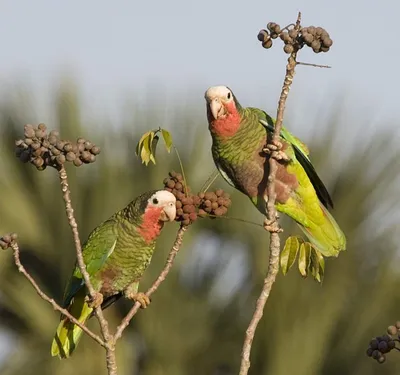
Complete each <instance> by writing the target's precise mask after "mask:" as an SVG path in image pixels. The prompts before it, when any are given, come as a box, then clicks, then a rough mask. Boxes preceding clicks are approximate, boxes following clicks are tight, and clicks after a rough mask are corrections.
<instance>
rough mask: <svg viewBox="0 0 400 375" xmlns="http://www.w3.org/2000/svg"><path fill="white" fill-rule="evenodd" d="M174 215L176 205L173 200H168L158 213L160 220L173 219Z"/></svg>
mask: <svg viewBox="0 0 400 375" xmlns="http://www.w3.org/2000/svg"><path fill="white" fill-rule="evenodd" d="M175 217H176V206H175V202H170V203H168V205H166V206H165V207H164V208H163V209H162V211H161V215H160V220H161V221H174V220H175Z"/></svg>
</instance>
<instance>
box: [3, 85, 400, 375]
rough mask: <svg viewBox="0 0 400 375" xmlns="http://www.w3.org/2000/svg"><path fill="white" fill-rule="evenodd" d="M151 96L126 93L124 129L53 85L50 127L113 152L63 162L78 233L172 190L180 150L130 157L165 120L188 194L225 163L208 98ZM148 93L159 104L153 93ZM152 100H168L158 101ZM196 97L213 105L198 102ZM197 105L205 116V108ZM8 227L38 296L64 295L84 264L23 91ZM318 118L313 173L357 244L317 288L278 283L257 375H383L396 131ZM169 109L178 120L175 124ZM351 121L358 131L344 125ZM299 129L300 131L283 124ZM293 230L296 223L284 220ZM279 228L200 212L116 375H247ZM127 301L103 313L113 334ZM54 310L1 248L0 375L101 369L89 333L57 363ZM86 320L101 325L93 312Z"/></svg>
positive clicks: (170, 232) (165, 239)
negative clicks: (215, 142) (379, 347)
mask: <svg viewBox="0 0 400 375" xmlns="http://www.w3.org/2000/svg"><path fill="white" fill-rule="evenodd" d="M152 90H153V91H150V92H149V93H148V99H147V100H145V101H142V102H135V100H134V99H133V100H131V101H129V100H128V101H127V102H129V105H128V106H127V107H126V108H127V110H126V113H125V114H124V116H123V117H124V118H126V119H127V120H126V122H125V125H124V126H123V127H121V128H116V127H115V126H113V125H112V124H111V122H110V121H108V120H105V119H102V118H101V117H100V116H99V118H98V121H97V122H96V123H93V124H88V123H83V121H82V118H81V115H80V113H81V102H80V98H79V92H78V90H77V89H76V87H75V86H74V85H64V86H62V87H61V88H60V90H59V91H57V92H55V93H54V98H55V99H54V100H55V103H56V106H55V113H54V116H53V117H54V123H47V125H48V127H49V128H50V129H54V128H55V129H59V130H60V132H61V135H62V136H63V137H64V138H66V139H68V138H69V139H74V138H77V137H79V136H84V137H86V138H88V139H90V140H91V141H92V142H94V143H96V144H97V145H99V146H100V147H101V148H102V153H101V154H100V156H99V157H98V161H97V162H96V163H95V164H94V165H89V166H83V167H81V168H79V169H78V168H73V167H72V166H69V167H68V173H69V177H70V185H71V190H72V198H73V205H74V207H75V212H76V216H77V220H78V223H79V228H80V234H81V237H82V239H85V238H86V236H87V235H88V233H89V232H90V231H91V230H92V228H93V227H95V226H96V225H97V224H99V222H100V221H102V220H103V219H106V218H107V217H108V216H109V215H110V214H112V213H113V212H114V211H116V210H118V209H120V208H121V207H123V206H124V205H125V204H127V203H128V202H129V201H130V200H131V199H132V198H133V197H135V196H136V195H138V194H139V193H141V192H142V191H144V190H149V189H153V188H159V187H162V180H163V178H164V177H166V175H167V174H168V171H170V170H173V169H174V170H179V164H178V161H177V159H176V156H175V155H174V154H173V153H171V154H167V153H166V151H165V150H164V149H162V148H161V147H160V148H159V150H158V151H157V152H158V155H157V156H158V163H157V165H156V166H153V165H151V166H149V167H145V166H143V165H141V163H140V161H139V160H138V159H137V158H136V156H135V154H134V150H135V145H136V142H137V141H138V139H139V137H140V135H141V134H142V133H143V132H145V131H147V130H149V129H153V128H157V127H158V126H159V125H162V126H163V127H166V128H167V129H169V130H171V132H172V134H173V137H174V143H175V144H176V145H177V147H178V148H179V151H180V154H181V156H182V159H183V163H184V166H185V168H186V175H187V178H188V181H189V184H190V185H191V187H192V189H193V190H196V189H199V188H200V187H201V185H202V184H203V182H204V181H205V180H206V178H207V177H208V175H209V174H210V173H211V172H212V170H213V168H214V166H213V163H212V160H211V156H210V152H209V149H210V137H209V135H208V130H207V125H206V119H205V114H204V113H203V109H204V108H203V106H197V107H193V106H191V105H190V103H188V104H187V105H186V106H184V107H182V105H180V104H179V103H178V102H176V104H174V103H173V102H172V105H170V106H169V107H168V111H167V109H166V107H165V103H164V102H163V100H162V98H163V93H162V92H161V93H160V92H155V91H154V88H153V89H152ZM150 98H151V99H150ZM154 98H159V99H157V100H155V99H154ZM198 100H202V98H199V99H198ZM199 107H201V110H199ZM0 111H1V113H0V114H1V119H0V121H1V122H0V124H1V125H0V132H1V137H0V173H1V178H0V233H5V232H11V231H15V232H18V234H19V238H20V244H21V251H22V260H23V262H24V263H25V265H26V267H27V268H28V270H29V271H30V272H31V273H32V275H33V276H34V277H35V279H36V280H37V281H38V283H39V284H40V285H41V287H42V288H43V290H44V291H45V292H47V293H48V294H50V295H51V296H54V297H55V298H56V299H57V300H58V301H60V299H61V297H62V293H63V289H64V283H65V281H66V279H67V277H68V276H69V273H70V271H71V268H72V266H73V264H74V259H75V257H74V248H73V242H72V236H71V233H70V231H69V227H68V224H67V220H66V216H65V212H64V211H63V203H62V200H61V192H60V190H59V186H58V181H57V176H56V173H55V172H54V171H52V170H46V171H44V172H38V171H36V169H35V168H33V166H31V165H25V164H22V163H20V162H19V161H18V160H17V159H16V158H15V156H14V151H13V149H14V140H15V139H17V138H19V137H20V136H21V135H22V134H23V125H24V124H25V123H28V122H31V123H32V122H34V121H37V122H40V121H42V117H41V113H39V112H38V111H37V110H36V108H34V104H32V102H31V101H30V99H29V95H26V94H25V93H24V92H23V91H21V92H20V93H19V94H18V95H15V96H14V97H13V99H8V100H4V101H3V102H2V103H0ZM329 111H330V113H329V114H328V113H325V114H324V116H323V117H324V118H323V119H317V120H315V124H313V123H310V124H309V128H308V129H307V131H308V136H307V137H306V138H305V139H304V140H305V141H306V142H307V143H308V145H309V146H310V148H311V151H312V154H311V156H312V160H313V161H314V163H315V165H316V168H317V171H319V173H320V175H321V177H322V178H323V179H324V180H325V181H326V182H327V185H328V187H329V190H330V191H331V193H332V196H333V199H334V202H335V210H334V216H335V217H336V219H337V220H338V222H339V224H340V225H341V227H342V228H343V229H344V231H345V233H346V234H347V237H348V251H346V252H345V253H342V254H341V255H340V257H339V258H338V259H329V260H328V261H327V266H326V277H325V281H324V283H323V285H322V286H320V285H318V284H317V283H316V282H314V281H313V280H312V279H306V280H303V279H302V278H301V277H300V275H299V273H298V272H297V271H296V269H292V270H291V271H290V272H289V275H288V276H286V277H283V276H282V275H281V274H280V275H279V277H278V280H277V283H276V284H275V286H274V288H273V292H272V295H271V298H270V300H269V301H268V304H267V308H266V310H265V314H264V317H263V319H262V321H261V323H260V325H259V328H258V330H257V333H256V337H255V341H254V345H253V351H252V357H251V359H252V367H251V369H250V374H260V375H262V374H274V375H287V374H294V373H295V374H297V375H310V374H315V375H316V374H324V375H334V374H335V375H336V374H339V373H340V374H342V375H361V374H362V375H372V374H378V373H379V374H383V373H384V374H394V373H397V372H398V371H400V357H399V355H398V354H396V353H391V354H390V355H389V360H388V361H387V363H386V364H385V365H383V366H382V365H378V364H377V363H376V362H375V361H373V360H371V359H370V358H367V357H366V355H365V350H366V349H367V346H368V342H369V340H370V339H371V337H372V336H374V335H378V334H382V333H384V331H385V328H386V326H387V325H389V323H393V322H394V321H395V320H396V318H399V317H400V311H399V305H400V295H399V293H398V290H399V288H400V276H399V272H398V267H397V262H398V243H399V232H398V224H397V223H398V217H397V216H396V215H398V212H399V201H398V191H399V184H398V176H399V172H400V163H399V162H398V160H399V156H400V155H399V149H398V145H397V144H396V137H394V136H393V133H392V131H391V130H390V128H389V127H386V126H385V124H379V123H377V124H376V126H375V128H376V131H375V132H370V134H369V135H366V136H364V137H362V136H361V134H362V133H364V132H363V126H364V124H363V123H362V121H360V123H359V124H357V123H352V124H349V123H348V121H346V115H345V114H344V115H343V116H340V115H339V114H340V113H341V107H340V104H338V105H337V106H336V107H335V106H334V105H333V106H332V107H331V108H330V109H329ZM163 118H168V123H167V124H165V121H164V120H163ZM350 125H351V126H352V130H353V134H358V135H360V136H359V137H355V136H352V137H350V139H349V138H348V137H346V132H347V131H348V130H349V127H350ZM288 127H289V128H290V129H291V130H292V131H294V132H296V131H295V130H296V124H295V123H293V121H292V123H291V124H288ZM214 186H219V187H222V188H224V189H226V190H227V191H229V192H230V193H232V200H233V205H232V209H231V210H230V212H229V216H231V217H236V218H242V219H246V220H248V221H251V222H254V223H258V224H259V223H262V217H261V216H260V215H259V214H258V212H257V210H256V209H254V208H253V207H252V206H251V204H250V203H249V202H248V200H247V198H245V197H243V196H242V195H240V194H239V193H236V192H234V191H233V190H232V189H231V188H230V187H228V185H227V184H226V183H225V182H224V181H223V180H222V179H218V180H217V181H216V183H215V184H214ZM283 225H284V228H285V233H284V236H283V238H284V237H285V236H286V235H288V234H293V233H294V232H297V229H296V227H295V226H294V225H293V224H292V223H290V222H289V221H288V220H286V219H284V220H283ZM177 228H178V225H177V224H174V225H170V226H168V227H166V229H165V231H164V233H163V234H162V238H161V240H160V241H159V243H158V248H157V251H156V253H155V256H154V260H153V262H152V264H151V266H150V269H149V270H148V272H147V273H146V275H145V278H144V280H143V282H142V285H141V289H142V290H145V289H146V288H147V287H148V286H149V285H150V284H151V283H152V281H153V280H154V279H155V278H156V277H157V275H158V273H159V272H160V270H161V268H162V267H163V265H164V262H165V259H166V256H167V254H168V251H169V249H170V247H171V245H172V243H173V239H174V237H175V233H176V230H177ZM268 243H269V241H268V234H267V233H266V232H265V231H264V230H263V229H262V228H261V227H259V226H256V225H252V224H250V223H249V224H244V223H243V222H240V221H236V220H227V219H218V220H209V219H203V220H199V221H198V222H196V224H195V225H193V226H192V227H190V229H189V230H188V231H187V235H186V237H185V240H184V244H183V246H182V249H181V252H180V253H179V255H178V258H177V260H176V263H175V265H174V267H173V270H172V271H171V273H170V274H169V276H168V278H167V280H166V281H165V282H164V283H163V284H162V286H161V287H160V289H159V290H158V291H157V293H156V294H155V295H154V296H153V302H152V305H151V306H150V307H149V308H148V309H147V310H146V311H139V313H138V314H137V315H136V317H135V318H134V320H133V321H132V323H131V325H130V326H129V328H128V330H127V331H126V333H125V335H124V337H123V339H122V340H121V341H120V343H119V346H118V348H117V355H118V362H119V373H120V374H121V375H128V374H129V375H131V374H132V375H139V374H140V375H161V374H168V375H169V374H171V375H184V374H193V375H200V374H202V375H203V374H210V375H230V374H236V373H237V371H238V367H239V362H240V352H241V347H242V342H243V337H244V332H245V329H246V326H247V324H248V322H249V319H250V317H251V314H252V312H253V309H254V305H255V301H256V298H257V296H258V294H259V292H260V289H261V286H262V280H263V277H264V275H265V274H266V270H267V264H268ZM129 306H130V303H129V302H126V301H119V302H118V303H117V304H116V305H114V306H113V307H111V308H110V309H108V310H107V311H106V317H107V318H108V319H110V321H111V324H112V326H113V327H115V325H116V324H117V323H118V321H119V319H121V317H122V315H123V313H124V312H126V311H127V309H128V308H129ZM58 319H59V317H58V314H56V313H55V312H54V311H53V310H52V308H51V307H50V306H49V305H48V304H46V303H45V302H44V301H42V300H41V299H40V298H39V297H38V296H37V295H36V294H35V292H34V290H33V289H32V288H31V287H30V285H29V284H28V282H27V281H26V280H25V279H24V278H23V277H22V276H21V275H20V274H19V273H18V272H17V270H16V268H15V266H14V264H13V260H12V255H11V252H10V251H8V252H2V253H1V254H0V332H1V333H2V335H1V340H0V343H1V348H2V349H1V352H2V353H1V362H0V373H1V374H2V375H17V374H27V375H29V374H42V375H50V374H51V375H69V374H74V375H83V374H99V375H100V374H105V373H106V370H105V361H104V359H103V358H104V357H103V356H104V353H103V349H102V348H100V347H99V346H97V345H96V344H95V343H94V342H93V341H92V340H91V339H89V338H88V337H84V338H83V340H82V342H81V344H80V346H79V348H78V350H77V351H76V353H75V354H74V356H73V357H72V358H71V359H69V360H64V361H60V360H58V359H55V358H52V357H51V356H50V344H51V340H52V337H53V334H54V330H55V328H56V326H57V322H58ZM90 327H93V328H94V329H96V330H97V323H96V322H95V321H94V320H92V321H91V322H90Z"/></svg>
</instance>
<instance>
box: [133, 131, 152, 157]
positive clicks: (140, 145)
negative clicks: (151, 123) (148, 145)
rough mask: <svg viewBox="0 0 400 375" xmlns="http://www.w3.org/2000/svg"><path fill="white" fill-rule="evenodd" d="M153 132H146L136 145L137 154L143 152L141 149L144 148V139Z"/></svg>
mask: <svg viewBox="0 0 400 375" xmlns="http://www.w3.org/2000/svg"><path fill="white" fill-rule="evenodd" d="M150 133H151V132H146V133H144V134H143V135H142V137H141V138H140V140H139V142H138V144H137V145H136V155H137V156H139V155H140V154H141V151H142V150H141V149H142V144H143V141H144V140H145V139H146V138H147V137H148V136H149V135H150Z"/></svg>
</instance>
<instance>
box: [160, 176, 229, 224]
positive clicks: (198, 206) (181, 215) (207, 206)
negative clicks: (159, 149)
mask: <svg viewBox="0 0 400 375" xmlns="http://www.w3.org/2000/svg"><path fill="white" fill-rule="evenodd" d="M163 183H164V188H165V190H168V191H170V192H171V193H172V194H174V195H175V197H176V218H175V220H176V221H178V222H181V223H182V224H183V225H190V224H192V223H193V222H194V221H196V220H197V218H198V217H205V216H209V215H213V216H222V215H225V214H226V212H227V211H228V207H229V206H230V204H231V201H230V199H229V195H228V194H226V193H225V192H224V191H223V190H221V189H218V190H216V191H215V192H207V193H199V194H192V193H191V191H190V188H189V187H186V186H185V181H184V179H183V176H182V175H181V174H180V173H177V172H170V173H169V177H168V178H165V179H164V181H163Z"/></svg>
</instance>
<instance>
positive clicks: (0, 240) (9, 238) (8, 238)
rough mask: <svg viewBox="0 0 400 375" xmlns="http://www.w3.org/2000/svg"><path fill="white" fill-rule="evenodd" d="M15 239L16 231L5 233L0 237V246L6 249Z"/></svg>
mask: <svg viewBox="0 0 400 375" xmlns="http://www.w3.org/2000/svg"><path fill="white" fill-rule="evenodd" d="M16 240H17V233H10V234H5V235H4V236H3V237H0V247H1V248H2V249H3V250H5V249H8V248H9V247H10V245H11V243H12V242H13V241H16Z"/></svg>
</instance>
